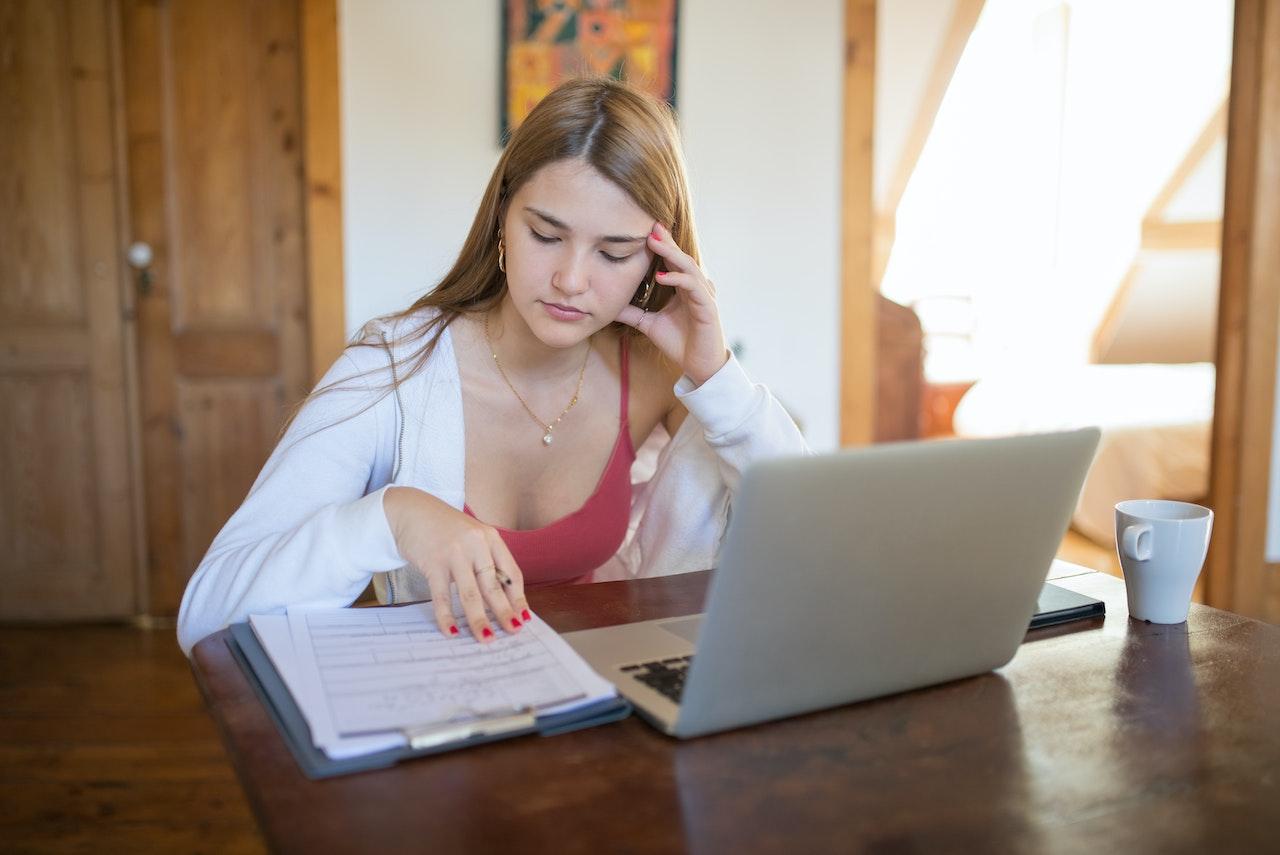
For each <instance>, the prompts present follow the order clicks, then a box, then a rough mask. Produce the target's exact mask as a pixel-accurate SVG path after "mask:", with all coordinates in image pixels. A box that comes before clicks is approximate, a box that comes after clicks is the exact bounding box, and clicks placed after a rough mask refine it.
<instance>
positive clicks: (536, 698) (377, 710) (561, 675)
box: [289, 604, 615, 751]
mask: <svg viewBox="0 0 1280 855" xmlns="http://www.w3.org/2000/svg"><path fill="white" fill-rule="evenodd" d="M289 627H290V631H291V633H292V636H293V646H294V652H295V654H296V655H297V658H298V664H299V666H300V667H299V669H298V671H299V674H300V677H301V681H302V683H303V687H302V694H303V695H304V696H305V697H306V698H307V699H308V703H307V704H305V706H308V707H310V708H311V709H310V710H309V712H308V713H307V719H308V721H309V723H310V724H311V728H312V737H313V740H314V741H315V743H316V744H317V745H318V746H319V747H321V748H323V749H325V750H326V751H328V750H329V747H330V746H334V747H336V746H337V745H339V744H341V742H342V741H343V740H344V739H348V738H350V737H351V736H355V735H359V734H371V733H379V732H386V731H399V730H403V729H406V728H412V727H419V726H422V725H424V724H430V723H435V722H443V721H449V720H453V719H465V718H469V717H477V716H484V715H492V714H498V713H507V712H511V711H512V710H513V709H519V708H525V707H529V708H532V709H534V710H535V711H536V712H538V713H540V714H541V713H552V712H561V711H565V710H568V709H572V708H574V707H576V706H580V705H585V704H587V703H594V702H595V701H598V700H600V699H602V698H607V697H612V696H613V695H614V694H615V691H614V688H613V686H612V685H611V684H610V683H608V682H607V681H605V680H603V679H602V678H600V677H599V676H598V675H597V674H595V672H594V671H592V670H591V669H590V667H589V666H588V665H587V664H586V663H585V662H584V661H583V660H582V659H581V657H579V656H578V654H577V653H576V652H574V651H573V649H572V648H570V647H569V646H568V645H567V644H566V643H565V642H564V641H563V640H562V639H561V638H560V636H559V635H557V634H556V632H555V631H554V630H553V629H551V628H550V627H549V626H547V625H546V623H544V622H543V621H542V620H541V619H539V618H537V617H536V616H535V617H534V619H533V620H532V621H530V622H527V623H526V624H525V626H524V628H523V629H522V630H521V631H520V632H518V633H516V634H514V635H508V634H506V633H500V634H499V635H498V637H497V638H496V639H495V640H494V641H492V642H490V643H488V644H484V645H482V644H480V643H478V642H477V641H475V640H474V639H473V638H472V637H471V636H470V634H469V630H468V628H467V626H466V622H465V621H459V622H458V629H459V632H460V633H462V635H461V636H459V637H446V636H444V635H443V634H442V633H441V632H440V631H439V630H438V629H437V628H436V623H435V618H434V616H433V614H432V612H431V611H430V607H429V606H426V605H421V604H419V605H411V606H398V607H383V608H368V609H324V610H290V612H289Z"/></svg>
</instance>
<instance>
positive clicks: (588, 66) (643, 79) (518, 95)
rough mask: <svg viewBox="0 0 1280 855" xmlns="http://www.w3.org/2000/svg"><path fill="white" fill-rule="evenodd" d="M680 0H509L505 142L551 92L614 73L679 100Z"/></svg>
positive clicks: (504, 70) (504, 68)
mask: <svg viewBox="0 0 1280 855" xmlns="http://www.w3.org/2000/svg"><path fill="white" fill-rule="evenodd" d="M676 5H677V4H676V0H502V7H503V15H502V87H503V90H502V95H501V99H500V101H501V105H500V111H499V112H500V118H499V139H500V141H501V142H502V143H503V144H505V143H506V140H507V138H508V137H509V136H510V134H511V131H513V130H515V129H516V128H518V127H519V126H520V123H521V122H522V121H524V117H525V116H527V115H529V111H530V110H532V109H533V108H534V107H535V106H536V105H537V103H538V102H539V101H541V100H542V99H543V97H545V96H546V94H547V93H548V92H550V91H551V90H552V89H554V88H555V87H556V85H557V84H559V83H562V82H563V81H565V80H568V79H569V78H572V77H580V76H584V75H592V76H597V75H608V76H610V77H614V78H616V79H618V80H625V81H627V82H628V83H631V84H633V85H635V86H638V87H640V88H641V89H644V90H645V91H647V92H649V93H651V94H653V95H656V96H657V97H659V98H662V99H663V100H665V101H667V103H669V104H671V106H673V107H674V106H675V103H676Z"/></svg>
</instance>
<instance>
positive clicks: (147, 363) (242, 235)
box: [122, 0, 308, 614]
mask: <svg viewBox="0 0 1280 855" xmlns="http://www.w3.org/2000/svg"><path fill="white" fill-rule="evenodd" d="M122 12H123V16H122V21H123V31H124V42H125V44H126V46H127V49H126V51H125V63H124V67H125V92H126V114H127V117H128V128H129V133H128V148H129V168H130V185H131V186H130V190H131V192H130V208H131V211H132V214H133V216H132V220H133V232H134V233H133V235H132V238H131V239H132V240H139V241H145V242H146V243H148V244H149V245H150V246H151V248H152V250H153V252H154V261H153V262H152V265H151V268H150V271H149V273H150V277H151V281H150V285H149V287H148V288H147V289H146V293H145V296H143V297H142V298H141V299H140V300H139V313H138V320H139V340H138V341H139V363H140V364H139V368H140V373H141V384H142V411H143V442H144V452H143V458H144V470H145V479H146V495H147V540H148V557H149V565H150V568H151V574H150V580H151V586H150V593H151V596H150V609H151V611H152V612H153V613H157V614H163V613H172V612H173V611H175V610H176V608H177V605H178V602H179V599H180V597H181V594H182V590H183V587H184V586H185V585H186V582H187V579H188V578H189V577H190V574H191V572H192V571H193V570H194V569H195V566H196V564H197V563H198V562H199V559H200V557H201V555H203V553H204V551H205V549H206V548H207V547H208V544H209V542H210V540H212V538H213V536H214V534H216V533H217V531H218V530H219V528H220V527H221V526H222V524H223V523H224V522H225V521H226V519H227V517H228V516H229V515H230V514H231V512H232V511H234V509H235V507H236V506H237V505H238V504H239V502H240V501H241V500H242V499H243V498H244V496H245V494H246V492H247V491H248V489H249V487H250V485H251V484H252V482H253V479H254V476H255V475H256V474H257V471H258V469H259V468H260V467H261V465H262V463H263V462H264V461H265V460H266V457H267V455H268V453H269V452H270V450H271V447H272V446H273V444H274V442H275V437H276V432H277V430H278V426H279V424H280V422H281V419H282V418H283V416H284V413H285V409H286V407H287V406H288V405H290V404H292V403H293V402H294V401H296V400H298V399H299V398H300V397H301V396H303V395H305V394H306V391H307V386H308V365H307V355H306V354H307V340H306V321H307V317H306V298H305V281H304V275H305V270H304V260H303V254H302V236H303V184H302V159H301V153H300V147H299V144H298V139H299V126H300V122H301V80H300V73H299V67H300V65H299V55H298V43H299V30H298V28H299V20H298V8H297V3H296V0H291V1H290V2H285V0H269V2H266V0H169V2H166V3H155V2H143V0H124V2H123V4H122Z"/></svg>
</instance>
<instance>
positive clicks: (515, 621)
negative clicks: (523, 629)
mask: <svg viewBox="0 0 1280 855" xmlns="http://www.w3.org/2000/svg"><path fill="white" fill-rule="evenodd" d="M511 625H512V626H513V627H517V626H519V625H520V619H519V618H512V619H511Z"/></svg>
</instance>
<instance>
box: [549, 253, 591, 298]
mask: <svg viewBox="0 0 1280 855" xmlns="http://www.w3.org/2000/svg"><path fill="white" fill-rule="evenodd" d="M587 282H588V274H587V269H586V262H585V261H583V260H582V259H579V258H577V257H576V256H571V257H569V258H567V259H565V261H564V263H563V264H562V265H561V266H560V269H559V270H557V271H556V273H555V276H553V277H552V279H551V284H552V285H554V286H555V288H556V290H557V291H560V292H562V293H565V294H581V293H582V292H583V291H585V290H587Z"/></svg>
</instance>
